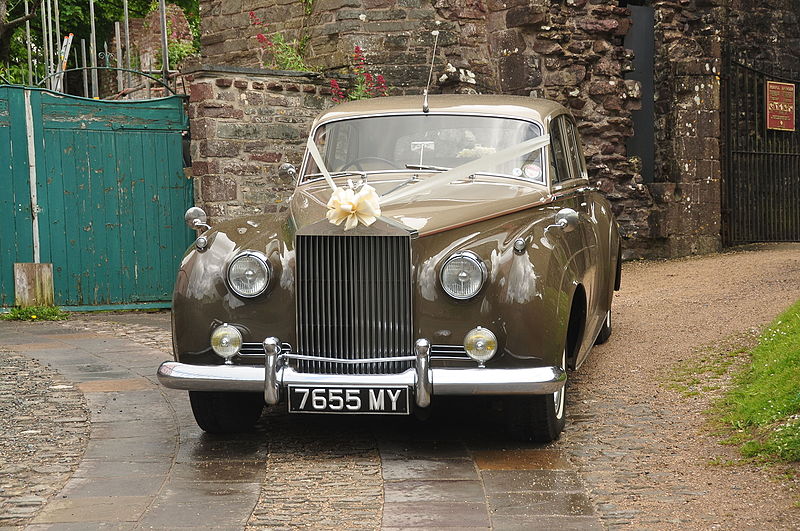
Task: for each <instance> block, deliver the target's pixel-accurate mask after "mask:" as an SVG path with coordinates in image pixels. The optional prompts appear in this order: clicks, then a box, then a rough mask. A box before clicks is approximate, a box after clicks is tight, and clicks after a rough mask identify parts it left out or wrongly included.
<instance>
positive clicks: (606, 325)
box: [594, 308, 611, 345]
mask: <svg viewBox="0 0 800 531" xmlns="http://www.w3.org/2000/svg"><path fill="white" fill-rule="evenodd" d="M609 337H611V308H609V309H608V312H607V313H606V318H605V319H604V320H603V327H602V328H601V329H600V333H599V334H597V339H596V340H595V341H594V344H595V345H602V344H603V343H605V342H606V341H608V338H609Z"/></svg>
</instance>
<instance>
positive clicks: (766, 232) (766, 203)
mask: <svg viewBox="0 0 800 531" xmlns="http://www.w3.org/2000/svg"><path fill="white" fill-rule="evenodd" d="M767 80H774V81H783V82H789V83H793V84H795V86H797V85H798V84H800V81H798V80H794V79H791V78H789V77H787V76H786V75H775V74H771V73H767V72H764V71H762V70H759V69H757V68H754V67H753V66H751V65H746V64H743V63H742V62H740V61H736V60H734V59H733V57H732V53H731V50H730V49H729V48H726V50H725V57H724V61H723V76H722V82H723V84H722V87H723V98H724V106H723V116H722V118H723V127H724V131H725V134H724V135H723V142H724V150H723V153H724V156H723V161H722V162H723V168H722V169H723V183H722V184H723V189H722V192H723V193H722V212H723V226H722V237H723V243H724V244H725V245H734V244H740V243H749V242H761V241H800V132H799V131H794V132H792V131H778V130H769V129H767V127H766V99H765V94H764V90H765V86H766V81H767ZM795 90H797V89H795ZM795 112H796V113H797V112H798V109H797V107H795ZM795 122H796V124H797V123H799V122H800V120H798V119H797V117H796V118H795Z"/></svg>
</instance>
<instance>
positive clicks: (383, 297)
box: [296, 235, 414, 374]
mask: <svg viewBox="0 0 800 531" xmlns="http://www.w3.org/2000/svg"><path fill="white" fill-rule="evenodd" d="M296 256H297V339H298V352H299V354H302V355H305V356H315V357H324V358H336V359H342V360H358V359H367V358H392V357H398V356H410V355H413V353H414V348H413V347H414V339H413V330H412V323H411V241H410V238H409V237H408V236H302V235H298V236H297V255H296ZM411 366H412V363H411V362H410V361H390V362H372V363H359V364H351V363H348V364H344V363H336V362H329V361H324V362H323V361H309V360H298V366H297V370H299V371H301V372H311V373H320V374H396V373H399V372H402V371H404V370H406V369H408V368H409V367H411Z"/></svg>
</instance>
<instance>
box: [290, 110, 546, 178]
mask: <svg viewBox="0 0 800 531" xmlns="http://www.w3.org/2000/svg"><path fill="white" fill-rule="evenodd" d="M390 117H408V118H413V117H418V118H421V119H427V118H429V117H454V118H468V119H469V118H476V119H480V118H488V119H494V120H502V121H503V122H507V123H508V124H512V123H517V124H527V125H530V126H532V127H533V130H532V132H533V134H532V135H531V134H528V135H527V136H526V138H529V139H532V138H536V137H539V136H542V135H543V134H544V127H543V125H542V124H541V123H540V122H539V121H538V120H535V119H531V118H521V117H514V116H508V115H503V114H493V113H478V112H470V113H454V112H431V113H421V112H419V111H410V112H391V113H376V114H365V115H355V116H345V117H340V118H335V119H331V120H327V121H324V122H322V123H319V124H317V125H316V126H315V127H314V128H313V130H312V132H311V135H310V138H309V140H311V139H316V138H317V136H318V135H319V132H320V128H323V127H326V128H330V127H331V126H332V125H337V124H339V125H340V124H344V123H347V122H354V121H358V120H369V119H377V118H390ZM498 123H502V122H498ZM490 125H491V124H490ZM506 134H512V133H511V132H510V131H509V132H507V133H506ZM415 143H427V142H412V144H415ZM501 147H503V146H498V147H496V148H494V147H487V148H484V149H486V150H487V152H489V153H491V152H493V151H495V150H496V149H498V148H501ZM477 148H479V149H480V145H478V146H477ZM423 149H424V148H423ZM320 150H321V151H322V150H325V151H326V155H325V159H326V162H328V160H327V159H328V155H327V146H325V145H324V147H321V148H320ZM489 150H491V151H489ZM540 153H541V154H540V155H539V156H538V163H536V165H538V166H539V171H538V172H533V173H534V174H537V175H536V177H531V176H530V175H526V174H524V173H528V172H524V173H523V172H520V171H519V168H514V171H509V172H490V171H486V172H479V173H478V172H476V174H481V175H491V176H497V177H501V178H508V179H515V180H521V181H524V182H529V183H533V184H539V185H542V186H547V181H546V178H545V174H546V169H547V164H548V150H546V149H541V150H540ZM482 154H483V153H481V152H477V153H475V154H470V155H471V156H473V157H475V158H473V159H472V160H478V159H480V158H481V155H482ZM422 155H423V156H424V153H423V154H422ZM470 155H467V156H465V160H464V162H468V161H469V159H468V158H467V157H469V156H470ZM364 156H366V157H369V156H370V155H364ZM393 162H394V161H389V163H390V164H391V163H393ZM459 162H461V161H459ZM400 164H403V166H404V168H391V167H387V168H380V169H366V170H364V169H362V170H360V172H353V173H352V174H354V175H364V176H366V175H373V174H377V173H404V172H407V171H408V170H415V171H423V172H437V173H438V172H445V171H449V170H451V169H452V168H454V167H457V166H459V165H461V164H456V165H453V166H446V165H438V164H424V161H423V164H417V163H411V162H408V163H403V162H400ZM522 166H525V164H523V165H522ZM312 168H313V169H314V170H316V171H313V173H308V172H309V170H311V169H312ZM298 173H299V175H298V181H297V184H298V185H299V184H304V183H307V182H311V181H316V180H317V179H319V178H322V177H323V176H324V174H323V173H322V172H320V171H318V168H317V167H316V163H315V162H314V161H313V159H312V157H311V156H310V154H309V153H308V150H307V151H306V154H305V156H304V158H303V164H302V167H301V170H300V172H298ZM348 173H349V170H340V171H332V172H329V174H330V175H331V176H334V177H337V176H340V175H345V174H348Z"/></svg>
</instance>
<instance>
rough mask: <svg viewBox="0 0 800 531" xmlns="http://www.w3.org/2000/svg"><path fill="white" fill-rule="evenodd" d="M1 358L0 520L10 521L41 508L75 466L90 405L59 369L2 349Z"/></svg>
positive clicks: (85, 437) (2, 523) (86, 433)
mask: <svg viewBox="0 0 800 531" xmlns="http://www.w3.org/2000/svg"><path fill="white" fill-rule="evenodd" d="M21 347H22V348H20V350H23V349H24V347H25V346H21ZM0 358H1V359H2V362H0V526H11V525H18V524H21V523H23V522H25V521H27V520H28V519H29V518H30V516H31V515H33V514H35V513H36V512H37V511H39V509H40V508H41V507H42V505H43V504H44V503H45V502H46V501H47V499H48V498H49V497H50V496H52V495H54V494H56V493H57V492H58V491H59V490H60V489H61V487H63V486H64V483H66V481H67V479H69V477H70V475H71V474H72V472H73V471H74V470H75V468H76V467H77V466H78V463H79V462H80V460H81V458H82V457H83V450H84V448H85V447H86V442H87V441H88V440H89V422H88V420H89V411H88V410H87V408H86V402H85V400H84V398H83V393H81V392H80V391H79V390H78V388H77V387H75V386H74V385H72V384H71V383H70V382H68V381H66V380H65V379H63V378H62V377H61V376H60V375H59V374H58V373H57V372H55V371H53V370H51V369H49V368H48V367H46V366H44V365H42V364H40V363H37V362H36V361H34V360H32V359H30V358H29V357H27V356H24V355H21V354H16V353H12V352H3V351H2V350H0Z"/></svg>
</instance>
